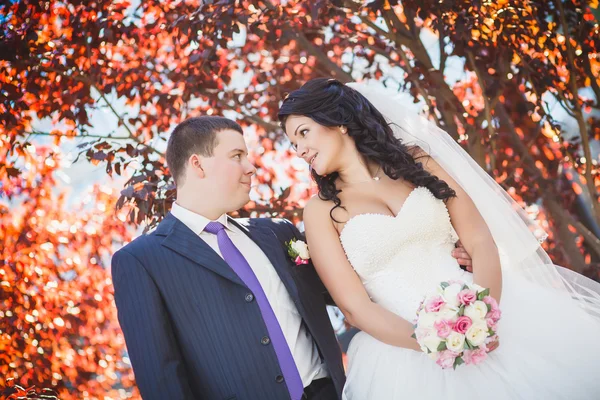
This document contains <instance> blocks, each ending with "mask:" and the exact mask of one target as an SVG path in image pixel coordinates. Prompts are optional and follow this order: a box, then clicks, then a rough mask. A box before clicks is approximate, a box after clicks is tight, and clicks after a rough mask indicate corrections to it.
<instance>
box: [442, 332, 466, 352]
mask: <svg viewBox="0 0 600 400" xmlns="http://www.w3.org/2000/svg"><path fill="white" fill-rule="evenodd" d="M446 347H447V348H448V350H452V351H455V352H457V353H460V352H461V351H463V348H464V347H465V335H463V334H461V333H458V332H452V333H450V335H449V336H448V337H447V338H446Z"/></svg>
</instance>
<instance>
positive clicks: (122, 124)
mask: <svg viewBox="0 0 600 400" xmlns="http://www.w3.org/2000/svg"><path fill="white" fill-rule="evenodd" d="M599 18H600V12H599V10H598V0H590V1H587V2H585V1H575V0H539V1H526V0H494V1H489V0H456V1H450V0H418V1H416V0H405V1H393V0H384V1H382V0H374V1H368V0H366V1H358V0H333V1H324V0H314V1H294V0H289V1H286V0H279V1H278V0H264V1H263V0H258V1H244V0H235V1H233V0H221V1H199V0H163V1H151V0H148V1H145V2H141V1H138V0H131V1H127V0H112V1H109V0H89V1H78V0H63V1H54V0H49V1H42V0H35V1H30V0H20V1H19V0H5V1H3V2H0V118H1V121H0V122H1V123H0V393H2V391H4V393H5V394H7V393H12V392H19V390H21V389H17V388H16V386H15V385H19V386H20V387H22V388H23V389H27V388H29V387H31V386H35V387H37V388H44V387H46V388H52V389H53V390H54V391H55V392H56V393H57V394H58V397H59V398H61V399H80V398H81V399H125V398H139V393H138V392H137V389H136V388H135V381H134V376H133V373H132V370H131V366H130V363H129V360H128V358H127V352H126V348H125V344H124V340H123V336H122V334H121V331H120V329H119V326H118V322H117V319H116V309H115V307H114V301H113V292H112V282H111V277H110V258H111V255H112V254H113V253H114V252H115V251H116V250H117V249H119V248H120V247H122V246H123V245H124V244H126V243H128V242H129V241H131V240H132V239H133V238H134V237H135V236H137V235H140V234H142V233H143V232H145V231H147V230H148V229H151V228H152V227H153V226H155V225H156V223H157V222H159V221H160V220H161V218H162V217H163V216H164V215H165V214H166V213H167V212H168V210H169V209H170V206H171V203H172V202H173V200H174V194H175V191H174V186H173V182H172V180H171V177H170V174H169V171H168V168H166V167H165V158H164V152H165V148H166V140H167V139H168V136H169V133H170V132H171V130H172V129H173V128H174V126H175V125H176V124H177V123H179V122H181V121H182V120H184V119H186V118H188V117H193V116H200V115H224V116H226V117H229V118H232V119H235V120H237V121H238V122H239V123H240V124H241V125H242V126H243V127H244V129H245V136H246V140H247V143H248V147H249V149H250V151H251V160H252V161H253V162H254V163H255V165H256V166H257V168H258V172H257V176H256V177H255V178H256V179H255V186H254V188H253V191H252V201H251V202H250V203H249V204H248V205H247V206H246V207H245V208H244V209H242V210H239V211H238V212H237V213H235V216H264V217H285V218H288V219H290V220H292V221H293V222H294V223H295V224H297V225H298V226H299V227H300V228H302V207H303V205H304V204H305V202H306V201H307V199H308V198H310V196H312V195H313V194H314V186H313V184H312V183H311V181H310V179H309V174H308V168H307V165H306V164H305V163H304V161H302V160H300V159H297V158H295V155H294V153H293V151H292V150H291V148H290V145H289V143H288V142H287V140H286V139H285V138H284V136H283V134H282V131H281V129H280V128H279V126H278V124H277V120H276V113H277V109H278V107H279V104H280V103H281V100H282V99H283V97H284V96H285V94H286V93H288V92H290V91H292V90H294V89H297V88H299V87H300V86H301V85H302V84H303V83H304V82H305V81H307V80H309V79H312V78H315V77H333V78H336V79H338V80H340V81H342V82H350V81H365V80H369V81H370V82H374V84H377V85H380V86H381V87H382V88H383V89H385V90H387V91H389V93H391V94H393V95H395V96H398V99H399V100H401V101H402V102H404V104H406V109H411V110H413V111H414V112H418V113H422V114H423V115H425V116H427V117H428V118H430V119H431V120H432V121H435V122H436V123H437V124H438V125H439V126H440V127H442V128H443V129H444V130H445V131H447V132H448V134H449V135H451V136H452V137H453V138H454V139H455V140H456V141H458V142H459V143H460V144H461V145H462V146H463V147H464V148H465V149H466V150H467V151H468V152H469V153H470V154H471V155H472V156H473V158H474V159H475V160H476V161H477V162H478V163H479V165H481V166H482V167H483V168H484V169H485V170H486V171H487V172H488V173H489V174H490V175H491V176H492V177H493V178H494V179H495V180H496V181H497V182H498V183H499V184H500V185H502V186H503V187H504V188H505V189H506V190H507V191H508V192H509V193H510V194H511V196H513V198H514V199H515V200H516V201H518V202H519V203H520V204H521V205H522V206H523V207H524V208H525V209H526V210H527V212H528V213H529V214H530V215H531V217H532V218H535V219H537V220H538V221H539V222H540V225H541V226H542V227H543V228H544V230H545V231H546V232H547V233H548V235H549V236H548V239H547V240H546V241H545V242H544V247H545V249H546V250H547V251H548V253H549V254H550V256H551V257H552V259H553V260H554V262H555V263H556V264H560V265H563V266H566V267H567V268H570V269H573V270H575V271H577V272H579V273H582V274H585V275H587V276H589V277H591V278H592V279H596V280H598V279H600V203H599V189H600V173H599V166H598V163H599V153H600V79H599V78H598V77H599V75H600V52H599V49H600V27H599V25H598V21H599ZM535 233H536V234H537V235H539V236H540V238H541V237H542V236H543V232H535ZM330 315H331V317H332V321H333V322H334V325H335V327H336V329H337V331H338V334H339V336H340V343H341V345H342V346H343V347H344V348H345V346H347V343H348V339H349V337H350V336H351V332H350V331H348V329H347V328H348V327H347V325H346V324H345V323H344V321H343V318H342V317H341V315H340V314H339V312H338V311H337V310H336V309H333V308H332V309H331V310H330ZM8 386H12V389H8V391H6V390H5V389H4V388H5V387H8ZM20 393H25V392H24V391H21V392H20ZM32 396H33V395H32Z"/></svg>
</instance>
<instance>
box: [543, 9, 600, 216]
mask: <svg viewBox="0 0 600 400" xmlns="http://www.w3.org/2000/svg"><path fill="white" fill-rule="evenodd" d="M554 3H555V4H556V7H557V9H558V11H559V13H560V14H559V19H560V24H561V25H562V30H563V34H564V35H565V45H566V48H567V59H568V61H569V66H570V68H568V69H569V71H570V75H569V85H570V86H571V92H572V94H573V103H574V106H573V111H574V112H575V115H576V119H577V124H578V125H579V134H580V136H581V145H582V147H583V154H584V155H585V172H584V175H585V180H586V184H587V189H588V191H589V194H590V196H591V197H592V205H593V208H594V213H595V216H596V221H597V222H598V223H599V224H600V203H599V202H598V193H597V190H596V185H595V184H594V177H593V176H592V168H593V165H592V151H591V148H590V139H589V136H588V131H587V126H586V123H585V120H584V118H583V113H582V111H581V107H582V105H581V102H580V99H579V88H578V86H577V77H576V75H575V74H576V71H577V68H576V66H575V54H574V50H573V45H572V44H571V35H570V33H569V26H568V25H567V20H566V18H565V10H564V7H563V3H562V0H554Z"/></svg>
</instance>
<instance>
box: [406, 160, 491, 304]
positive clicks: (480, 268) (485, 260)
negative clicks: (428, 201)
mask: <svg viewBox="0 0 600 400" xmlns="http://www.w3.org/2000/svg"><path fill="white" fill-rule="evenodd" d="M416 157H418V158H419V161H420V162H422V163H423V167H424V168H425V170H427V171H428V172H429V173H431V174H433V175H435V176H437V177H438V178H440V179H441V180H443V181H444V182H446V183H447V184H448V185H449V186H450V187H451V188H452V189H454V191H455V192H456V197H453V198H451V199H449V200H448V201H447V203H446V207H448V211H449V212H450V220H451V222H452V225H453V226H454V229H455V230H456V232H457V233H458V237H459V238H460V241H461V242H462V244H463V245H464V247H465V250H466V251H467V253H469V254H470V255H471V259H472V262H473V281H474V282H475V283H476V284H478V285H480V286H483V287H485V288H489V289H490V295H491V296H492V297H494V298H495V299H496V300H497V301H498V302H500V296H501V294H502V271H501V268H500V256H499V254H498V248H497V247H496V243H495V242H494V239H493V237H492V234H491V232H490V230H489V228H488V226H487V224H486V223H485V220H484V219H483V217H482V216H481V214H480V213H479V211H478V210H477V207H476V206H475V203H473V200H471V198H470V197H469V196H468V195H467V193H466V192H465V191H464V190H463V189H462V187H461V186H460V185H459V184H458V183H456V181H455V180H454V179H452V178H451V177H450V175H448V174H447V173H446V171H444V169H443V168H442V167H441V166H440V165H439V164H438V163H437V162H435V161H434V160H433V159H432V158H430V157H428V156H424V157H420V156H418V155H417V156H416Z"/></svg>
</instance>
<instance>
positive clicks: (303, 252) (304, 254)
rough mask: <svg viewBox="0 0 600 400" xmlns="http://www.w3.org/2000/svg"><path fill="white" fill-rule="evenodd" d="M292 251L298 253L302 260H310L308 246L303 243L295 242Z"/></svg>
mask: <svg viewBox="0 0 600 400" xmlns="http://www.w3.org/2000/svg"><path fill="white" fill-rule="evenodd" d="M292 249H294V251H295V252H296V253H298V255H299V256H300V258H301V259H303V260H308V259H309V258H310V255H309V253H308V246H307V244H306V243H304V242H303V241H301V240H296V241H295V242H292Z"/></svg>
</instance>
